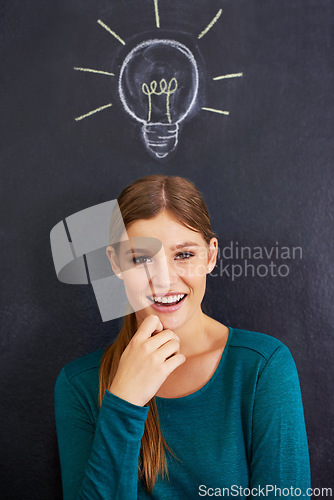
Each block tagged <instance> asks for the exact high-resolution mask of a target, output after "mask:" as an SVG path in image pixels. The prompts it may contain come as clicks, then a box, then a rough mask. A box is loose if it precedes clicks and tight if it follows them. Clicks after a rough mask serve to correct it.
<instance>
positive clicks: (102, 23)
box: [97, 19, 125, 45]
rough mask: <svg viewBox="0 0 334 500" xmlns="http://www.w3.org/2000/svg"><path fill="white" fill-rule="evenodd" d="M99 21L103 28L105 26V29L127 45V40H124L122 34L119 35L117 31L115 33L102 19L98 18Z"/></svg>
mask: <svg viewBox="0 0 334 500" xmlns="http://www.w3.org/2000/svg"><path fill="white" fill-rule="evenodd" d="M97 22H98V23H99V25H100V26H102V28H104V29H105V30H107V31H108V32H109V33H110V34H111V35H112V36H114V37H115V38H116V39H117V40H118V41H119V42H121V43H122V44H123V45H125V42H124V40H123V38H121V37H120V36H118V35H117V33H115V32H114V31H113V30H112V29H110V28H109V26H107V25H106V24H104V22H103V21H101V19H98V20H97Z"/></svg>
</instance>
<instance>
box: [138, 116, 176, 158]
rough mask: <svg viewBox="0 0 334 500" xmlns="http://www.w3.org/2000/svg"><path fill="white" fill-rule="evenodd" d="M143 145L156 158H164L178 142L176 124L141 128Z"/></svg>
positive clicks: (158, 124) (159, 124)
mask: <svg viewBox="0 0 334 500" xmlns="http://www.w3.org/2000/svg"><path fill="white" fill-rule="evenodd" d="M143 138H144V141H145V145H146V147H147V149H148V150H149V151H151V152H152V153H153V154H155V156H157V157H158V158H165V157H166V156H167V155H168V154H169V153H170V152H171V151H173V149H175V147H176V146H177V143H178V140H179V126H178V124H177V123H172V124H170V123H154V124H152V125H151V124H145V125H144V126H143Z"/></svg>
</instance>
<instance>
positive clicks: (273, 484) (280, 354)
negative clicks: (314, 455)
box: [250, 344, 310, 498]
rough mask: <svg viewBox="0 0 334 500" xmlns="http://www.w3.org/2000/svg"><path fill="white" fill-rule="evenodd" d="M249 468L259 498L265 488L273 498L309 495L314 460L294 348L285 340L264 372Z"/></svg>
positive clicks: (259, 389)
mask: <svg viewBox="0 0 334 500" xmlns="http://www.w3.org/2000/svg"><path fill="white" fill-rule="evenodd" d="M250 472H251V488H256V490H255V491H254V493H253V496H254V498H255V497H257V496H259V493H258V489H259V488H261V487H262V488H264V491H265V493H266V497H269V498H277V497H278V496H283V495H284V498H296V496H297V495H298V494H299V495H301V496H303V495H305V496H306V495H307V493H308V492H307V489H308V488H310V462H309V453H308V444H307V435H306V429H305V421H304V411H303V404H302V397H301V392H300V385H299V379H298V373H297V369H296V365H295V362H294V360H293V358H292V355H291V353H290V351H289V349H288V348H287V347H286V346H285V345H283V344H281V345H280V346H279V347H278V348H277V349H276V350H275V351H274V353H273V354H272V355H271V357H270V358H269V359H268V361H267V362H266V364H265V366H264V368H263V370H262V372H261V374H260V375H259V379H258V383H257V387H256V394H255V401H254V411H253V433H252V456H251V470H250ZM278 488H280V490H281V494H279V493H280V492H279V490H278ZM283 488H285V490H284V492H283ZM297 489H299V490H300V491H301V494H300V493H299V490H297ZM288 490H289V491H290V493H288ZM284 493H285V494H284Z"/></svg>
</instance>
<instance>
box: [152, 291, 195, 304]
mask: <svg viewBox="0 0 334 500" xmlns="http://www.w3.org/2000/svg"><path fill="white" fill-rule="evenodd" d="M186 296H187V294H186V293H176V294H175V295H168V296H164V297H156V296H148V297H147V298H148V299H149V300H150V301H151V302H153V303H154V304H156V305H157V306H164V307H166V306H167V307H168V306H175V305H176V304H179V302H181V301H182V300H184V299H185V298H186Z"/></svg>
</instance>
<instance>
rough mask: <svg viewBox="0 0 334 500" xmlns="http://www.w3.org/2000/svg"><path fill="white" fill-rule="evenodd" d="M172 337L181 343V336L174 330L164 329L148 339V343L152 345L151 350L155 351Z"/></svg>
mask: <svg viewBox="0 0 334 500" xmlns="http://www.w3.org/2000/svg"><path fill="white" fill-rule="evenodd" d="M172 339H174V340H176V341H177V342H178V343H180V337H179V336H178V335H176V333H175V332H173V331H172V330H162V331H161V332H158V333H157V334H155V335H154V336H153V335H152V337H151V338H149V339H148V340H147V343H148V345H149V346H150V349H151V351H152V352H153V351H155V350H156V349H159V348H160V347H161V346H162V345H163V344H165V343H166V342H168V341H169V340H172Z"/></svg>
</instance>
